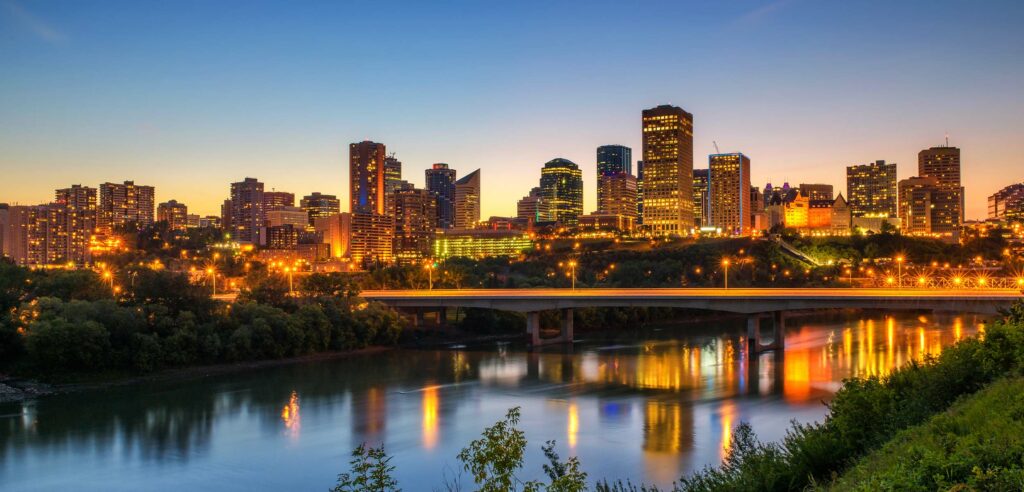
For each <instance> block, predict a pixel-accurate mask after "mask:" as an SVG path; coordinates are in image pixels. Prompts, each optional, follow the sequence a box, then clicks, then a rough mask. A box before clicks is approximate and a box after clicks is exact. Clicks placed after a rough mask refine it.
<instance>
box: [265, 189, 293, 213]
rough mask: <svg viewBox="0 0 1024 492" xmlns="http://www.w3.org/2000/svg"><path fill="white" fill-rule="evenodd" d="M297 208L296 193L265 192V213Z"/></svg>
mask: <svg viewBox="0 0 1024 492" xmlns="http://www.w3.org/2000/svg"><path fill="white" fill-rule="evenodd" d="M294 206H295V193H289V192H287V191H265V192H263V213H264V214H265V213H267V212H269V211H271V210H281V209H283V208H285V207H294Z"/></svg>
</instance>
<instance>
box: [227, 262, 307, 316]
mask: <svg viewBox="0 0 1024 492" xmlns="http://www.w3.org/2000/svg"><path fill="white" fill-rule="evenodd" d="M245 286H246V287H245V289H243V290H242V292H241V293H240V294H239V296H238V300H239V301H241V302H251V303H256V304H263V305H267V306H273V307H277V308H281V309H285V310H288V311H294V310H295V309H296V308H297V304H296V302H295V299H294V298H293V297H291V296H290V295H289V289H288V277H286V276H284V275H277V274H271V273H268V272H266V271H264V270H254V271H253V272H251V273H250V274H249V275H248V276H246V278H245Z"/></svg>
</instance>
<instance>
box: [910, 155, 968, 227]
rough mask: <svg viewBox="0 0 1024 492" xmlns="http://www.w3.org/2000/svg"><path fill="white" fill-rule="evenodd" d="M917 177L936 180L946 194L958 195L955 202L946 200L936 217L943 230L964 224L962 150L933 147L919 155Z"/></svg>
mask: <svg viewBox="0 0 1024 492" xmlns="http://www.w3.org/2000/svg"><path fill="white" fill-rule="evenodd" d="M917 175H918V176H921V177H923V178H935V181H936V182H937V186H939V187H940V188H943V189H944V190H945V193H947V194H948V193H953V194H954V195H956V196H955V197H954V198H955V199H953V200H944V202H945V203H943V204H942V207H943V208H942V210H941V211H939V212H938V213H937V214H936V215H935V219H936V220H937V221H939V222H940V224H939V225H940V227H942V228H958V227H960V226H961V225H963V223H964V187H963V184H962V182H961V181H960V149H959V148H957V147H948V146H947V147H932V148H929V149H925V150H922V151H921V152H918V154H917Z"/></svg>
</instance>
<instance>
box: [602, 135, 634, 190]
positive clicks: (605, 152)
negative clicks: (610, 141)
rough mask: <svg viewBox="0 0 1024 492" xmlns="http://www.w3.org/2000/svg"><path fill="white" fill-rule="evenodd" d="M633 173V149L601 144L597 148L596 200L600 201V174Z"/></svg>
mask: <svg viewBox="0 0 1024 492" xmlns="http://www.w3.org/2000/svg"><path fill="white" fill-rule="evenodd" d="M619 173H626V174H633V149H631V148H629V147H626V146H625V145H602V146H600V147H598V148H597V182H598V187H597V202H598V203H601V176H604V175H606V174H619Z"/></svg>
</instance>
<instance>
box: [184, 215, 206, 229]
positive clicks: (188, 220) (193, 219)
mask: <svg viewBox="0 0 1024 492" xmlns="http://www.w3.org/2000/svg"><path fill="white" fill-rule="evenodd" d="M202 220H203V218H202V217H200V216H199V214H186V215H185V227H186V228H188V229H195V228H197V227H199V224H200V223H201V222H202Z"/></svg>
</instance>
